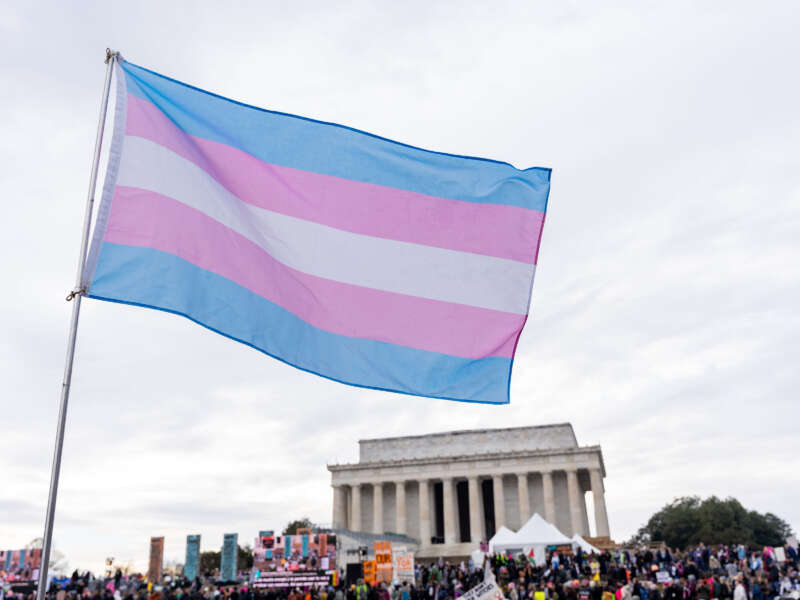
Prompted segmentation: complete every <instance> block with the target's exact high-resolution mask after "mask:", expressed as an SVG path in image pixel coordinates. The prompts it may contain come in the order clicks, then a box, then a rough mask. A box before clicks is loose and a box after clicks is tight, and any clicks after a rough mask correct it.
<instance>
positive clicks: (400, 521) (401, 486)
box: [394, 481, 407, 533]
mask: <svg viewBox="0 0 800 600" xmlns="http://www.w3.org/2000/svg"><path fill="white" fill-rule="evenodd" d="M394 485H395V496H394V497H395V505H396V507H397V526H396V527H395V529H397V532H396V533H406V531H407V527H406V525H407V524H406V482H405V481H398V482H396V483H395V484H394Z"/></svg>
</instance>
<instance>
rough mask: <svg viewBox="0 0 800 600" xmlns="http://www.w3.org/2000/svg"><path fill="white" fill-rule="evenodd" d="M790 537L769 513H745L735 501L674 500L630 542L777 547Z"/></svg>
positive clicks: (689, 498) (784, 524)
mask: <svg viewBox="0 0 800 600" xmlns="http://www.w3.org/2000/svg"><path fill="white" fill-rule="evenodd" d="M789 535H791V528H790V527H789V525H788V524H787V523H786V522H785V521H783V520H782V519H780V518H778V517H777V516H775V515H774V514H772V513H767V514H765V515H762V514H760V513H758V512H756V511H754V510H751V511H748V510H747V509H745V508H744V506H742V505H741V503H740V502H739V501H738V500H736V499H735V498H726V499H725V500H720V499H719V498H717V497H716V496H711V497H709V498H706V499H705V500H701V499H700V497H699V496H687V497H683V498H676V499H675V500H673V501H672V502H671V503H669V504H667V505H666V506H665V507H664V508H662V509H661V510H660V511H658V512H657V513H655V514H654V515H653V516H652V517H650V519H649V520H648V521H647V524H646V525H644V526H643V527H641V528H640V529H639V531H638V532H637V533H636V535H635V536H634V537H633V539H632V540H631V541H632V542H634V543H635V542H645V541H663V542H665V543H666V544H667V546H670V547H674V548H686V547H687V546H690V545H694V544H699V543H700V542H705V543H706V544H748V545H751V546H759V547H761V546H779V545H781V544H783V543H784V540H785V539H786V538H787V537H788V536H789Z"/></svg>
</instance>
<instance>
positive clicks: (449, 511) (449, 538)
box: [442, 477, 458, 544]
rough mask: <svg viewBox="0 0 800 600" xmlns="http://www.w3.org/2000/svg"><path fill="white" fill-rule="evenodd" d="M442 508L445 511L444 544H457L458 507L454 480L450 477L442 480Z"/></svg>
mask: <svg viewBox="0 0 800 600" xmlns="http://www.w3.org/2000/svg"><path fill="white" fill-rule="evenodd" d="M442 508H443V509H444V543H445V544H455V543H456V527H457V526H458V525H457V523H458V519H457V518H456V507H455V502H454V498H453V479H452V478H451V477H448V478H447V479H443V480H442Z"/></svg>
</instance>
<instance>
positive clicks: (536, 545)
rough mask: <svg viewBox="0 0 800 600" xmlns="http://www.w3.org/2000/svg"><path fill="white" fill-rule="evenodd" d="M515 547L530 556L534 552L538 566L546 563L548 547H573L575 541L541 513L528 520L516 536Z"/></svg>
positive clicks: (534, 558)
mask: <svg viewBox="0 0 800 600" xmlns="http://www.w3.org/2000/svg"><path fill="white" fill-rule="evenodd" d="M514 538H515V539H514V547H515V548H521V549H522V551H524V552H525V554H527V555H529V556H530V552H531V550H532V551H533V560H534V562H535V563H536V564H537V565H543V564H544V562H545V558H546V557H545V553H546V549H547V547H548V546H565V545H572V544H573V541H572V540H571V539H569V538H568V537H567V536H565V535H564V534H563V533H561V532H560V531H559V530H558V529H557V528H556V526H555V525H553V524H552V523H548V522H547V521H545V520H544V519H543V518H542V517H541V516H540V515H539V513H534V515H533V516H532V517H531V518H530V519H528V522H527V523H525V525H523V526H522V527H521V528H520V530H519V531H518V532H517V533H516V535H515V536H514Z"/></svg>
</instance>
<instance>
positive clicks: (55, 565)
mask: <svg viewBox="0 0 800 600" xmlns="http://www.w3.org/2000/svg"><path fill="white" fill-rule="evenodd" d="M42 545H43V541H42V538H40V537H37V538H33V539H32V540H31V541H30V542H28V544H26V546H25V548H26V549H29V550H41V549H42ZM50 548H51V549H50V562H49V564H48V566H47V568H48V570H49V571H50V572H52V573H56V574H60V573H65V572H66V570H67V566H68V564H69V563H67V558H66V557H65V556H64V553H63V552H61V551H60V550H59V549H58V548H53V547H52V546H51V547H50Z"/></svg>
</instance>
